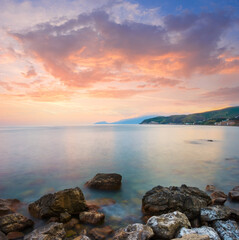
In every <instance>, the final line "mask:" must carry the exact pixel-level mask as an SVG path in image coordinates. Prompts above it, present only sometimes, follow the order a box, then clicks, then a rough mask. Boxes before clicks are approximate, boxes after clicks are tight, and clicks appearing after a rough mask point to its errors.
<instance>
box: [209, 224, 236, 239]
mask: <svg viewBox="0 0 239 240" xmlns="http://www.w3.org/2000/svg"><path fill="white" fill-rule="evenodd" d="M212 226H213V228H214V229H215V230H216V231H217V233H218V234H219V236H220V237H221V239H222V240H238V239H239V226H238V224H237V222H236V221H232V220H227V221H222V220H217V221H215V222H213V225H212Z"/></svg>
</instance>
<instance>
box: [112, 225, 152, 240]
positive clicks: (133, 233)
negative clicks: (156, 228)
mask: <svg viewBox="0 0 239 240" xmlns="http://www.w3.org/2000/svg"><path fill="white" fill-rule="evenodd" d="M153 235H154V232H153V230H152V228H151V227H149V226H147V225H143V224H141V223H135V224H130V225H128V226H127V227H126V228H121V229H119V230H118V231H117V232H116V233H115V235H114V237H113V239H114V240H132V239H135V240H147V239H150V238H151V237H152V236H153Z"/></svg>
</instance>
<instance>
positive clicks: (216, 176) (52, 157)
mask: <svg viewBox="0 0 239 240" xmlns="http://www.w3.org/2000/svg"><path fill="white" fill-rule="evenodd" d="M208 140H213V141H208ZM0 142H1V144H0V198H18V199H20V200H22V201H23V202H25V203H30V202H32V201H34V200H37V199H38V198H39V197H41V196H42V195H44V194H46V193H49V192H54V191H58V190H62V189H65V188H72V187H76V186H79V187H80V188H81V189H82V190H83V192H84V195H85V197H86V199H95V198H102V197H107V198H113V199H115V200H116V202H117V203H116V204H115V205H112V206H108V207H104V208H103V211H104V212H105V214H106V224H107V223H108V222H112V221H115V225H117V224H118V225H120V224H124V225H125V224H127V223H131V222H139V221H140V218H141V199H142V197H143V195H144V193H145V192H146V191H148V190H150V189H151V188H152V187H154V186H157V185H162V186H170V185H178V186H180V185H181V184H183V183H185V184H188V185H190V186H196V187H199V188H201V189H204V188H205V186H206V185H207V184H214V185H215V186H216V187H217V188H218V189H220V190H223V191H224V192H226V193H228V191H230V190H231V188H232V187H233V186H236V185H239V127H214V126H212V127H211V126H170V125H94V126H93V125H92V126H79V127H27V128H24V127H22V128H21V127H18V128H0ZM99 172H103V173H112V172H116V173H120V174H121V175H122V176H123V184H122V189H121V191H119V192H114V193H105V192H104V193H102V192H98V191H94V190H89V189H86V188H84V183H85V182H86V181H87V180H89V179H90V178H92V177H93V176H94V175H95V174H96V173H99ZM227 205H230V206H231V207H234V208H237V209H239V204H235V203H231V202H228V203H227ZM22 211H23V212H24V213H25V214H27V213H26V208H23V209H22ZM121 219H123V220H124V221H123V223H122V221H121V223H119V222H118V223H117V221H119V220H121Z"/></svg>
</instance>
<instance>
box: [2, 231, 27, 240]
mask: <svg viewBox="0 0 239 240" xmlns="http://www.w3.org/2000/svg"><path fill="white" fill-rule="evenodd" d="M23 237H24V233H22V232H10V233H8V234H7V238H8V239H9V240H14V239H19V238H21V239H22V238H23ZM0 239H1V238H0Z"/></svg>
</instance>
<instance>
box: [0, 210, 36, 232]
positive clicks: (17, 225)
mask: <svg viewBox="0 0 239 240" xmlns="http://www.w3.org/2000/svg"><path fill="white" fill-rule="evenodd" d="M33 225H34V222H33V221H32V220H31V219H28V218H27V217H25V216H23V215H22V214H20V213H10V214H7V215H4V216H2V217H0V230H1V231H2V232H4V233H6V234H7V233H9V232H17V231H21V230H23V229H25V228H28V227H32V226H33Z"/></svg>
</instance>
